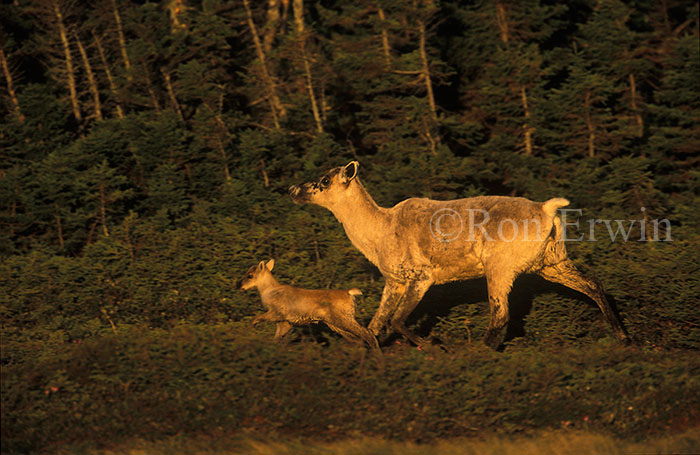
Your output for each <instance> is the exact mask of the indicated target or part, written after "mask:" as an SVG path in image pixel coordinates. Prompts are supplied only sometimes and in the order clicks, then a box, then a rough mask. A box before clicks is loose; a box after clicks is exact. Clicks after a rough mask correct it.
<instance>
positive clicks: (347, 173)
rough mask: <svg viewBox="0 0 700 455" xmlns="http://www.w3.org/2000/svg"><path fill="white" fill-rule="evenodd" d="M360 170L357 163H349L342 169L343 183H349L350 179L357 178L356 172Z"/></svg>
mask: <svg viewBox="0 0 700 455" xmlns="http://www.w3.org/2000/svg"><path fill="white" fill-rule="evenodd" d="M359 170H360V163H358V162H357V161H350V162H349V163H348V164H347V165H346V166H345V167H344V168H343V174H342V175H343V181H344V182H345V183H348V182H350V181H351V180H352V179H354V178H355V177H357V172H358V171H359Z"/></svg>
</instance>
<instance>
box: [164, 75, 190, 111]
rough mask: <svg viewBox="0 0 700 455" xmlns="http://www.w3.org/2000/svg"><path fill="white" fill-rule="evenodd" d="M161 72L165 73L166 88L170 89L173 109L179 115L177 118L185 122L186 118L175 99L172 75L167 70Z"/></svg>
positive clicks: (169, 94)
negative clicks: (171, 80)
mask: <svg viewBox="0 0 700 455" xmlns="http://www.w3.org/2000/svg"><path fill="white" fill-rule="evenodd" d="M161 72H162V73H163V78H164V79H165V87H166V88H167V89H168V96H169V97H170V104H172V105H173V109H174V110H175V112H176V113H177V117H178V118H179V119H180V121H182V122H184V121H185V118H184V117H183V115H182V110H181V109H180V103H178V102H177V98H176V97H175V91H174V90H173V84H172V83H171V82H170V73H168V72H167V71H166V70H165V69H161Z"/></svg>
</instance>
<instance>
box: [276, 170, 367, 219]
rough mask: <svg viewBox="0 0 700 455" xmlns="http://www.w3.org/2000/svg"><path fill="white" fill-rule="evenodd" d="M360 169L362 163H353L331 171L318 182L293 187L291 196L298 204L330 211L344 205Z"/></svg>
mask: <svg viewBox="0 0 700 455" xmlns="http://www.w3.org/2000/svg"><path fill="white" fill-rule="evenodd" d="M359 169H360V163H358V162H357V161H351V162H350V163H348V164H347V165H345V166H341V167H336V168H333V169H331V170H330V171H328V172H326V173H325V174H323V175H322V176H321V178H319V179H318V180H317V181H314V182H307V183H302V184H301V185H292V186H291V187H289V195H290V196H291V197H292V200H293V201H294V202H295V203H297V204H304V203H311V204H316V205H320V206H321V207H325V208H327V209H330V208H331V207H333V206H336V205H338V204H343V203H344V200H345V199H346V198H347V197H348V190H349V188H350V186H351V184H352V182H353V180H355V177H357V172H358V170H359Z"/></svg>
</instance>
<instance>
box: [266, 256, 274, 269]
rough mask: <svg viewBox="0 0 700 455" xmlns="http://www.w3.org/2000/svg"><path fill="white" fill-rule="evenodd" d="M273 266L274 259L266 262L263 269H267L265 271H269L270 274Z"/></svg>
mask: <svg viewBox="0 0 700 455" xmlns="http://www.w3.org/2000/svg"><path fill="white" fill-rule="evenodd" d="M274 266H275V260H274V259H270V260H269V261H267V264H265V267H267V270H269V271H270V272H272V268H273V267H274Z"/></svg>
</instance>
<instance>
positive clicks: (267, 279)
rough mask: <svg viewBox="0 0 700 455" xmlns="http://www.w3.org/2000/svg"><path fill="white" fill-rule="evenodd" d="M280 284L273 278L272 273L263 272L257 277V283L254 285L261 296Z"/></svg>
mask: <svg viewBox="0 0 700 455" xmlns="http://www.w3.org/2000/svg"><path fill="white" fill-rule="evenodd" d="M280 286H281V284H279V282H278V281H277V280H276V279H275V277H274V276H272V273H269V272H268V273H265V274H264V275H263V276H262V277H260V278H258V283H257V284H256V285H255V287H257V288H258V292H259V293H260V296H261V297H264V295H265V294H266V293H267V292H268V291H271V290H273V289H274V288H277V287H280Z"/></svg>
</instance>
